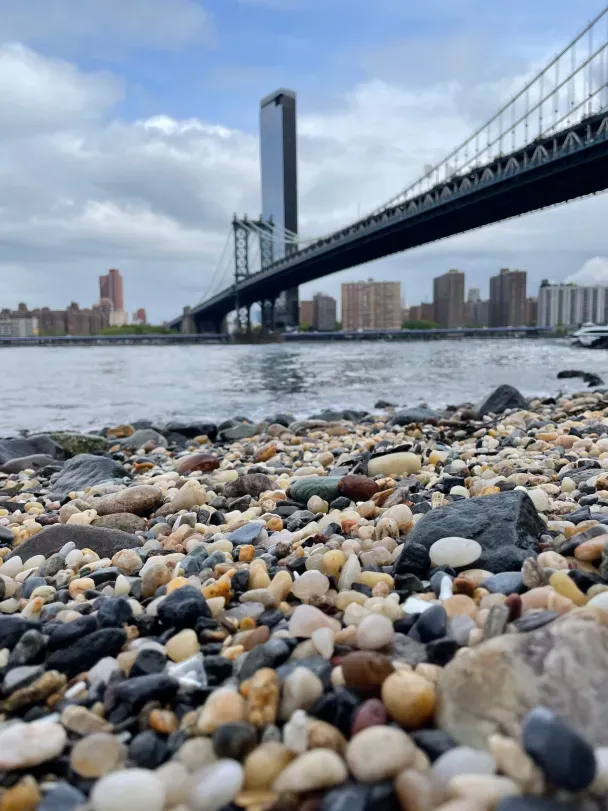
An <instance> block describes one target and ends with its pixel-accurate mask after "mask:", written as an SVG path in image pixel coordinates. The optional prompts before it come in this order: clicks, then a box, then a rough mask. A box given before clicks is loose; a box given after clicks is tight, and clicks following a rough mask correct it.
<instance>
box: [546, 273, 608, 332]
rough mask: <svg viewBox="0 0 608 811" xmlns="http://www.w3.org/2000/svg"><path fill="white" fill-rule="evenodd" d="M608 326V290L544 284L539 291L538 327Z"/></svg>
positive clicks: (606, 288)
mask: <svg viewBox="0 0 608 811" xmlns="http://www.w3.org/2000/svg"><path fill="white" fill-rule="evenodd" d="M590 321H592V322H593V323H594V324H606V323H608V287H599V286H598V287H578V286H577V285H575V284H548V283H545V282H543V284H541V286H540V290H539V291H538V326H539V327H574V326H577V325H578V324H585V323H586V322H590Z"/></svg>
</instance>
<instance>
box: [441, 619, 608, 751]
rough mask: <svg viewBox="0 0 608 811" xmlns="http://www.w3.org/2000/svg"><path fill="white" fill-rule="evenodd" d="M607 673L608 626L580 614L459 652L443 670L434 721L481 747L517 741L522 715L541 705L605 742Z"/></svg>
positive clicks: (596, 742) (597, 742)
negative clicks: (499, 737) (497, 740)
mask: <svg viewBox="0 0 608 811" xmlns="http://www.w3.org/2000/svg"><path fill="white" fill-rule="evenodd" d="M599 613H600V614H601V613H602V612H599ZM606 672H608V627H606V626H605V625H603V624H601V623H600V622H598V621H596V618H595V617H594V616H592V612H591V611H585V610H583V611H581V612H575V613H572V614H570V615H566V616H564V617H561V618H560V619H558V620H555V622H553V623H551V624H550V625H546V626H545V627H543V628H540V629H539V630H537V631H531V632H529V633H524V634H505V635H503V636H500V637H497V638H495V639H491V640H489V641H487V642H483V643H481V644H480V645H478V646H476V647H474V648H467V649H465V650H464V651H463V652H461V653H460V655H459V656H457V657H455V658H454V659H452V661H451V662H450V663H449V664H448V665H446V666H445V668H444V669H443V673H442V676H441V678H440V681H439V685H438V698H439V703H438V710H437V716H436V720H437V722H438V724H439V726H441V728H442V729H444V730H445V731H446V732H449V734H450V735H452V737H454V738H455V739H456V740H458V741H459V742H460V743H462V744H465V745H468V746H475V747H484V746H485V745H486V741H487V737H488V735H491V734H493V733H500V734H503V735H509V736H511V737H513V738H515V739H518V738H519V732H520V725H521V721H522V719H523V717H524V716H525V715H526V713H527V712H528V711H529V710H531V709H533V708H534V707H537V706H539V705H542V706H544V707H548V708H549V709H551V710H553V711H554V712H556V713H557V714H558V715H559V716H561V717H562V718H563V719H564V720H565V721H567V722H568V723H569V724H570V725H571V726H572V727H573V728H574V729H576V730H577V731H578V732H580V733H581V734H582V735H583V736H584V737H585V738H586V739H587V740H588V741H589V743H591V744H592V745H593V746H606V745H608V679H606Z"/></svg>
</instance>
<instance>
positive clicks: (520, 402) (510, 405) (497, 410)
mask: <svg viewBox="0 0 608 811" xmlns="http://www.w3.org/2000/svg"><path fill="white" fill-rule="evenodd" d="M516 408H529V403H528V401H527V400H526V398H525V397H524V396H523V394H522V393H521V392H520V391H518V390H517V389H516V388H515V386H509V385H508V384H506V383H503V385H502V386H499V387H498V388H497V389H494V391H493V392H492V394H489V395H488V396H487V397H486V398H485V400H483V401H482V402H481V403H480V404H479V405H478V406H477V408H476V409H475V411H476V414H477V416H478V417H485V416H486V414H502V413H504V412H505V411H509V410H510V409H516Z"/></svg>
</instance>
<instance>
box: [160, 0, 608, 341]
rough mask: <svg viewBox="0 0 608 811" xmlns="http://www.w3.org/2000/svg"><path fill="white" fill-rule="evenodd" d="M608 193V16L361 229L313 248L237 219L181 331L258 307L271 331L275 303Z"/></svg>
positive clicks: (202, 328)
mask: <svg viewBox="0 0 608 811" xmlns="http://www.w3.org/2000/svg"><path fill="white" fill-rule="evenodd" d="M370 171H373V167H370ZM606 188H608V6H607V7H606V8H605V9H604V10H603V11H602V12H600V13H599V14H598V15H597V17H595V19H593V20H592V21H591V22H590V23H589V24H588V25H587V26H586V27H585V28H584V29H583V30H582V31H581V32H580V34H578V35H577V36H576V37H575V38H574V39H573V40H572V41H571V42H570V43H569V44H568V45H567V46H566V47H565V48H563V50H561V51H560V52H559V53H558V54H557V55H556V56H555V57H554V58H553V59H552V60H551V61H550V62H549V64H547V65H546V66H545V67H544V68H543V69H542V70H541V71H540V72H539V73H537V74H536V75H535V76H534V77H532V78H531V79H530V81H528V82H527V83H526V85H525V86H524V87H522V88H521V90H520V91H519V93H517V95H515V96H514V97H513V98H511V99H510V100H509V101H507V103H505V104H504V105H503V106H502V107H501V108H500V109H499V110H498V111H497V112H496V113H495V114H494V115H493V116H492V117H491V118H490V119H489V120H488V121H487V122H486V123H485V124H483V126H481V127H479V128H478V129H477V130H475V132H473V133H472V134H471V135H470V136H469V137H468V138H467V139H466V140H465V141H464V142H463V143H461V144H460V145H459V146H457V147H456V148H455V149H453V150H452V151H451V152H450V154H449V155H447V156H446V157H445V158H444V159H443V160H441V161H440V162H439V163H437V164H436V165H434V166H432V167H430V168H429V167H426V169H425V171H424V174H422V176H421V177H419V179H418V180H416V181H415V182H414V183H412V184H411V185H409V186H408V187H407V188H405V189H403V190H402V191H400V192H399V193H398V194H397V195H396V196H395V197H393V198H391V199H390V200H388V201H386V202H385V203H384V204H383V205H381V206H379V207H378V208H376V209H374V210H373V211H370V212H369V213H368V214H366V215H365V216H363V217H360V218H358V219H357V220H356V221H355V222H353V223H350V224H349V225H347V226H345V227H343V228H340V229H338V230H336V231H333V232H332V233H329V234H325V235H322V236H314V237H313V236H305V235H299V234H296V233H295V232H294V231H293V230H289V229H288V228H286V227H284V226H282V225H278V224H275V223H274V222H273V221H272V219H270V218H269V219H266V220H265V219H263V218H262V217H260V218H257V219H248V218H247V217H246V216H244V217H240V218H239V217H236V216H235V218H234V220H233V222H232V225H231V228H230V233H229V238H228V239H227V241H226V245H225V249H224V252H223V254H222V257H221V258H220V261H219V262H218V265H217V268H216V271H215V273H214V274H213V277H212V279H211V281H210V284H209V286H208V289H207V290H206V291H205V294H204V296H203V297H202V299H201V300H200V301H199V302H198V303H197V304H196V305H194V306H186V307H184V312H183V314H182V315H181V316H179V317H178V318H176V319H175V320H174V321H173V322H172V323H171V326H172V327H174V328H178V329H180V330H181V331H182V332H187V333H195V332H196V333H204V332H211V333H219V332H222V331H224V329H225V328H224V327H223V325H224V324H225V320H224V319H225V318H226V316H227V315H228V314H230V313H232V312H235V313H236V315H237V326H238V328H239V329H241V330H247V329H248V328H250V324H251V320H250V314H251V307H252V305H254V304H259V305H260V306H261V309H262V325H263V327H264V328H267V329H269V330H272V329H274V328H275V316H276V304H277V301H279V300H280V299H281V297H282V296H283V298H284V296H285V291H289V290H293V289H297V287H298V285H301V284H305V283H307V282H311V281H313V280H315V279H319V278H321V277H323V276H327V275H329V274H332V273H336V272H338V271H341V270H345V269H347V268H351V267H355V266H357V265H361V264H363V263H366V262H370V261H373V260H375V259H380V258H381V257H384V256H388V255H390V254H394V253H397V252H400V251H405V250H408V249H409V248H414V247H417V246H421V245H425V244H427V243H430V242H434V241H436V240H439V239H444V238H446V237H450V236H454V235H455V234H460V233H463V232H465V231H469V230H471V229H475V228H480V227H482V226H485V225H489V224H491V223H496V222H500V221H502V220H506V219H509V218H511V217H517V216H520V215H522V214H526V213H528V212H532V211H537V210H539V209H543V208H546V207H548V206H554V205H556V204H559V203H565V202H567V201H569V200H573V199H575V198H580V197H583V196H586V195H590V194H595V193H597V192H601V191H604V190H605V189H606ZM296 302H297V298H296ZM296 306H297V304H296ZM296 318H297V314H296ZM296 323H297V321H296Z"/></svg>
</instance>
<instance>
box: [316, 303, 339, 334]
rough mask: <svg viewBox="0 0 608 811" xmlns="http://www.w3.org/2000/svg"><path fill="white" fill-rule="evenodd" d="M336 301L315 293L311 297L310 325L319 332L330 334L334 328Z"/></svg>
mask: <svg viewBox="0 0 608 811" xmlns="http://www.w3.org/2000/svg"><path fill="white" fill-rule="evenodd" d="M336 304H337V302H336V300H335V298H334V297H333V296H327V295H325V293H315V294H314V296H313V297H312V325H313V327H314V328H315V329H318V330H319V332H330V331H331V330H334V329H335V328H336Z"/></svg>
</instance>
